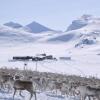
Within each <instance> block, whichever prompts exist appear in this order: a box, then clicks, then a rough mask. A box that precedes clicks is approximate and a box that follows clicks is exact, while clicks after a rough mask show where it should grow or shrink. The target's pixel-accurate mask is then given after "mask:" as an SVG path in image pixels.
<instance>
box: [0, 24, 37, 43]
mask: <svg viewBox="0 0 100 100" xmlns="http://www.w3.org/2000/svg"><path fill="white" fill-rule="evenodd" d="M33 41H36V40H35V36H33V34H31V33H29V32H25V31H23V30H19V29H15V28H11V27H8V26H4V25H2V26H0V43H1V44H3V43H4V44H5V43H6V44H9V43H11V44H14V43H26V42H33Z"/></svg>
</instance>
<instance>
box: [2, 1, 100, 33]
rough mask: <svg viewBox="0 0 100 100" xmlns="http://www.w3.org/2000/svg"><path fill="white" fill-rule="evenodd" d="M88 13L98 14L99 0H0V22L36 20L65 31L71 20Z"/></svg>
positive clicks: (99, 8)
mask: <svg viewBox="0 0 100 100" xmlns="http://www.w3.org/2000/svg"><path fill="white" fill-rule="evenodd" d="M83 14H90V15H94V16H100V0H0V24H3V23H6V22H9V21H14V22H18V23H20V24H22V25H27V24H29V23H31V22H32V21H36V22H38V23H40V24H42V25H45V26H47V27H49V28H51V29H55V30H63V31H65V30H66V29H67V27H68V25H69V24H71V22H72V20H74V19H76V18H78V17H80V16H82V15H83Z"/></svg>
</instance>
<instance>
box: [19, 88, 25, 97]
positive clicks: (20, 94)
mask: <svg viewBox="0 0 100 100" xmlns="http://www.w3.org/2000/svg"><path fill="white" fill-rule="evenodd" d="M19 95H20V96H21V97H22V98H24V96H23V95H22V94H21V90H20V91H19Z"/></svg>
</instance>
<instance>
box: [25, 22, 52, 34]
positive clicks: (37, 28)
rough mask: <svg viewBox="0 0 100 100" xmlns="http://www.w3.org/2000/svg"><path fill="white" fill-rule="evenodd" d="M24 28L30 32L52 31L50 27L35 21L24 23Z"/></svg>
mask: <svg viewBox="0 0 100 100" xmlns="http://www.w3.org/2000/svg"><path fill="white" fill-rule="evenodd" d="M24 29H26V30H27V31H28V32H31V33H41V32H47V31H54V30H52V29H50V28H47V27H45V26H43V25H41V24H39V23H37V22H35V21H34V22H32V23H30V24H28V25H26V26H25V27H24Z"/></svg>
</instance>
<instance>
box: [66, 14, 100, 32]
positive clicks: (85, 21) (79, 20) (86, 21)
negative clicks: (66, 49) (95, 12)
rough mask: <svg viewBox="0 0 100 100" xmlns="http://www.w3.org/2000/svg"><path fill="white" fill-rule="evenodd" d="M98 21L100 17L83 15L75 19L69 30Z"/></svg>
mask: <svg viewBox="0 0 100 100" xmlns="http://www.w3.org/2000/svg"><path fill="white" fill-rule="evenodd" d="M98 21H99V22H100V19H99V18H95V17H93V16H92V15H83V16H81V17H80V18H77V19H76V20H73V21H72V23H71V25H69V26H68V28H67V31H71V30H76V29H80V28H82V27H84V26H86V25H88V24H91V23H94V22H98Z"/></svg>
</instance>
